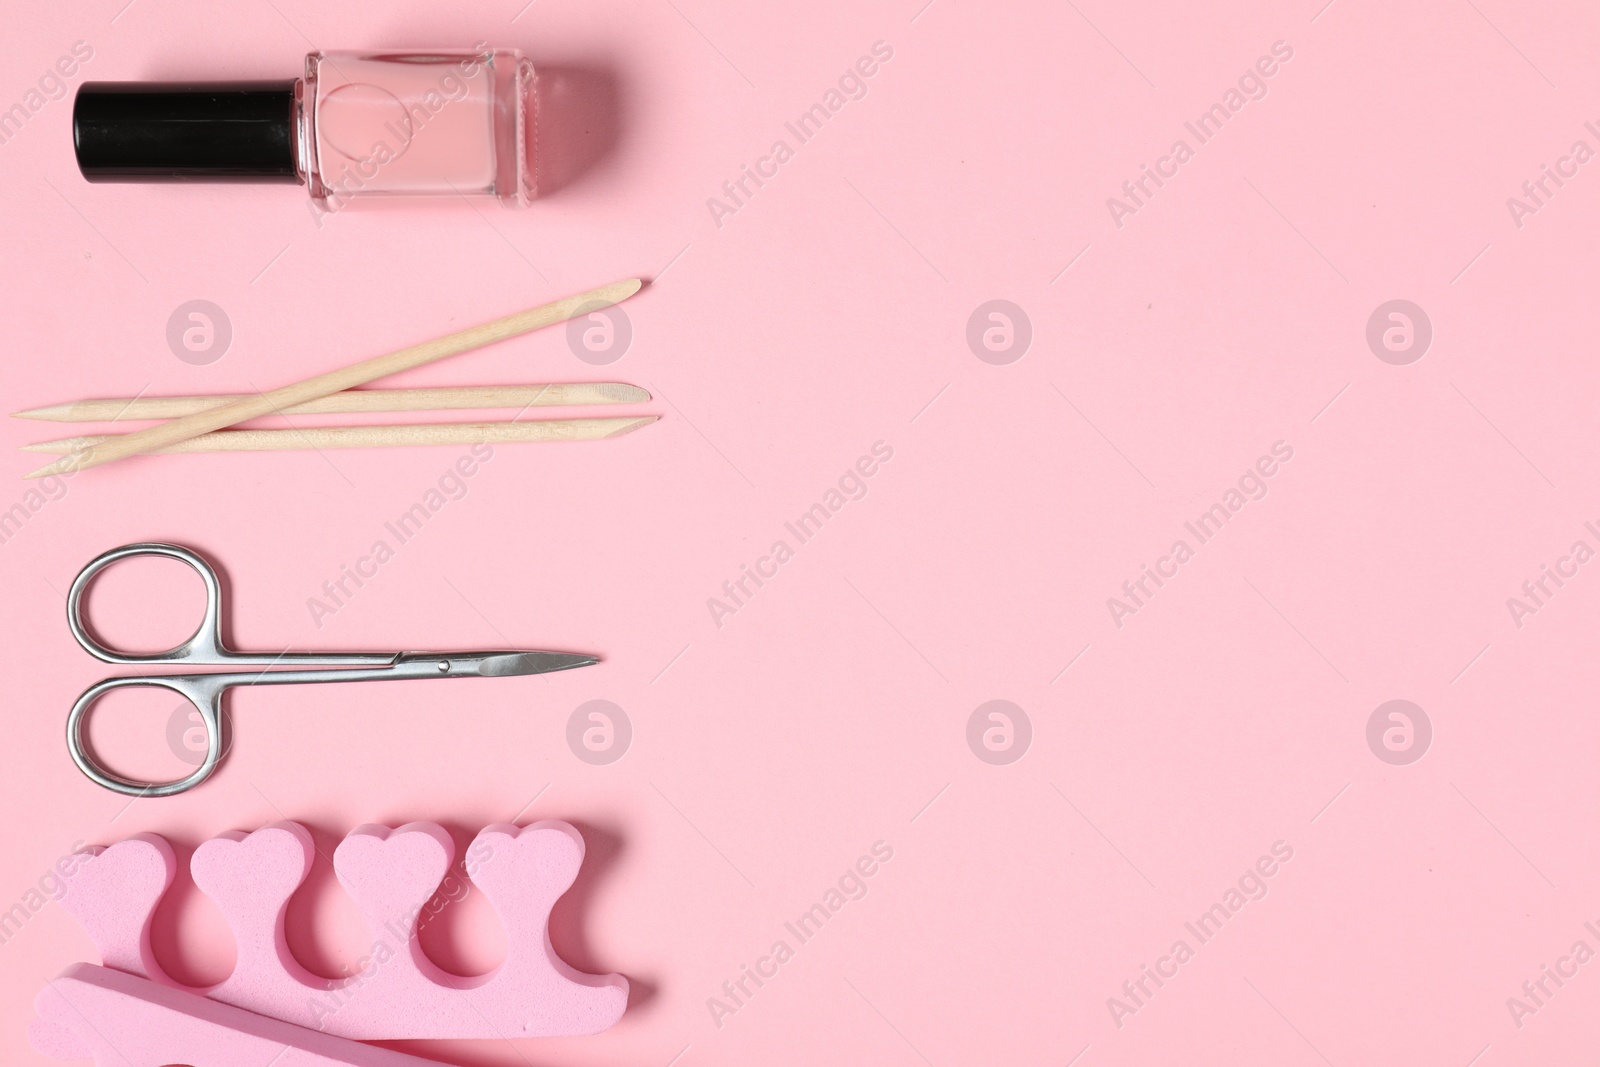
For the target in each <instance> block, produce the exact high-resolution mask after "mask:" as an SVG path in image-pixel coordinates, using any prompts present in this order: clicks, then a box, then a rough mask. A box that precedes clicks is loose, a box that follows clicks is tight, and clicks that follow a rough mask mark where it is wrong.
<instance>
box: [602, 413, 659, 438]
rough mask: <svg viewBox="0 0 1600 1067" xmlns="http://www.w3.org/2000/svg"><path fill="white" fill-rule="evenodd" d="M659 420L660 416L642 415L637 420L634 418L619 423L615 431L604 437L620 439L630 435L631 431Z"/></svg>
mask: <svg viewBox="0 0 1600 1067" xmlns="http://www.w3.org/2000/svg"><path fill="white" fill-rule="evenodd" d="M660 418H661V416H660V415H642V416H640V417H639V418H636V419H627V420H624V421H621V422H620V423H619V424H618V426H617V428H616V429H615V430H612V431H611V432H610V433H608V434H606V436H607V437H621V436H622V435H624V434H630V433H632V432H633V431H635V430H637V429H639V428H640V427H642V426H648V425H650V424H651V423H652V422H655V421H657V420H658V419H660Z"/></svg>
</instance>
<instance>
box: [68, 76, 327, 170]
mask: <svg viewBox="0 0 1600 1067" xmlns="http://www.w3.org/2000/svg"><path fill="white" fill-rule="evenodd" d="M295 86H296V83H295V82H293V81H273V82H85V83H84V84H83V85H82V86H80V87H79V88H78V97H77V100H76V102H75V103H74V104H73V108H72V140H73V145H74V147H75V148H76V149H77V153H78V169H79V170H80V171H82V172H83V176H84V177H85V178H86V179H88V180H89V181H91V182H183V181H195V182H297V181H299V180H300V177H299V168H298V167H297V166H296V160H295Z"/></svg>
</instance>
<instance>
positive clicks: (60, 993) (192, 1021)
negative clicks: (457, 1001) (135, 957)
mask: <svg viewBox="0 0 1600 1067" xmlns="http://www.w3.org/2000/svg"><path fill="white" fill-rule="evenodd" d="M34 1007H35V1009H36V1010H37V1011H38V1013H39V1018H38V1019H36V1020H34V1022H33V1023H32V1025H30V1026H29V1028H28V1036H29V1038H31V1039H32V1041H33V1045H34V1047H35V1048H37V1049H39V1050H40V1051H41V1052H44V1053H46V1054H47V1055H52V1056H57V1057H59V1058H62V1059H88V1058H91V1057H92V1058H93V1059H94V1062H95V1063H96V1065H97V1067H164V1065H166V1064H172V1063H183V1064H189V1065H190V1067H440V1065H439V1064H438V1062H437V1061H435V1060H424V1059H419V1058H417V1057H416V1056H407V1055H405V1054H404V1053H400V1052H391V1051H390V1050H389V1049H386V1048H378V1047H377V1046H376V1045H363V1044H361V1043H359V1042H356V1041H346V1040H345V1039H344V1038H341V1037H333V1036H332V1035H329V1034H319V1033H317V1032H316V1031H315V1030H307V1029H305V1028H304V1027H301V1026H295V1025H293V1024H291V1023H286V1022H282V1021H280V1020H278V1019H269V1018H267V1017H266V1016H263V1015H256V1014H255V1013H253V1012H248V1011H245V1010H243V1009H241V1008H234V1007H230V1006H229V1005H227V1004H221V1003H218V1002H217V1001H215V1000H211V999H209V998H207V997H202V996H196V995H195V994H193V993H189V992H186V991H184V990H182V989H173V988H171V987H169V986H162V985H157V984H156V983H154V982H152V981H150V980H148V979H145V978H138V977H135V976H134V975H131V974H124V973H122V972H121V971H113V970H109V969H107V968H105V967H96V966H95V965H94V964H92V963H75V964H73V965H72V966H71V967H68V968H67V969H66V970H65V971H63V972H61V975H60V976H59V977H58V978H56V979H55V980H54V981H52V982H50V983H49V984H48V985H46V986H45V987H44V989H43V990H41V991H40V993H39V996H38V998H37V999H36V1000H35V1001H34Z"/></svg>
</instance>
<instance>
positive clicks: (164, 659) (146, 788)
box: [67, 542, 600, 797]
mask: <svg viewBox="0 0 1600 1067" xmlns="http://www.w3.org/2000/svg"><path fill="white" fill-rule="evenodd" d="M134 556H164V557H166V558H168V559H175V560H179V561H181V562H183V563H187V564H188V565H189V566H191V567H193V568H194V569H195V570H196V571H197V572H198V573H199V575H200V579H201V581H203V582H204V583H205V587H206V609H205V615H204V616H203V617H202V618H201V620H200V626H199V628H198V629H196V630H195V632H194V634H193V635H192V636H191V637H190V638H189V640H187V641H185V642H184V643H183V644H181V645H178V646H177V647H176V648H171V649H168V650H167V651H165V652H156V653H153V654H150V655H131V654H128V653H124V652H119V651H117V650H116V649H112V648H107V647H106V646H105V645H103V644H101V643H100V642H99V641H98V640H96V639H95V637H94V636H93V635H92V634H91V633H90V632H89V629H88V627H87V626H86V625H84V620H83V596H84V593H85V592H86V591H87V590H88V588H89V583H90V582H91V581H93V579H94V577H95V575H97V574H99V573H100V572H101V571H102V570H104V569H105V568H107V567H109V566H110V565H111V564H113V563H116V562H118V561H120V560H125V559H129V558H131V557H134ZM67 625H68V626H70V627H71V628H72V636H73V637H76V638H77V639H78V644H80V645H82V646H83V648H84V650H85V651H87V652H88V653H89V654H90V655H92V656H95V657H96V658H98V659H101V660H104V661H105V662H107V663H116V664H120V665H124V666H135V667H137V666H144V665H147V664H148V665H159V666H201V667H234V668H240V667H255V668H259V669H257V670H231V671H218V672H216V673H212V674H150V675H127V676H123V677H116V678H107V679H105V680H104V681H102V682H98V683H96V684H95V685H92V686H90V687H89V688H88V689H87V690H85V691H84V694H83V695H82V696H81V697H79V698H78V702H77V703H76V704H74V705H72V712H71V713H70V714H69V715H68V716H67V751H68V752H70V753H71V754H72V761H73V762H74V763H76V764H77V765H78V769H79V770H81V771H82V772H83V773H84V774H86V775H88V776H89V779H90V781H92V782H94V783H95V784H96V785H101V786H104V787H105V788H107V789H110V790H112V791H114V792H117V793H123V794H125V795H127V796H134V797H167V796H172V795H174V794H176V793H182V792H184V791H185V790H187V789H193V788H194V787H195V786H197V785H199V784H200V783H201V782H203V781H205V780H206V779H207V778H208V777H210V775H211V772H212V771H214V770H216V768H217V764H218V762H219V761H220V760H221V759H222V750H223V737H222V733H223V730H222V727H223V718H222V698H223V694H225V693H226V692H227V691H228V690H229V689H232V688H233V687H234V686H236V685H246V686H248V685H302V684H307V683H315V682H378V681H388V680H390V679H396V678H507V677H511V676H513V675H519V674H547V673H549V672H551V671H565V670H571V669H572V668H574V667H587V666H590V665H591V664H594V663H598V662H600V661H599V660H598V659H597V658H596V657H594V656H586V655H582V654H579V653H573V652H528V651H500V652H335V653H327V652H235V651H233V650H232V649H230V648H228V647H227V646H226V645H225V644H224V643H223V641H222V585H221V583H220V582H219V581H218V579H217V572H216V570H215V569H214V568H213V567H212V566H211V564H210V563H208V562H206V560H205V559H204V558H203V557H201V556H199V555H197V554H196V553H194V552H191V551H190V550H189V549H187V548H183V547H181V546H179V545H169V544H162V543H160V542H143V543H140V544H134V545H123V546H122V547H121V548H113V549H112V550H111V551H109V552H107V553H105V554H104V555H102V556H99V557H97V558H95V559H93V560H91V561H90V562H89V565H88V566H86V567H84V568H83V570H82V571H80V572H79V573H78V577H77V578H76V579H74V580H73V583H72V589H71V590H70V591H69V592H68V593H67ZM274 668H290V669H287V670H275V669H274ZM130 686H156V687H159V688H162V689H170V690H172V691H173V692H174V693H177V694H178V695H179V696H181V697H182V698H183V699H185V700H187V701H188V702H189V703H191V704H193V705H194V706H195V709H196V710H197V711H199V713H200V721H201V722H202V723H204V724H205V730H206V752H205V757H204V759H202V760H201V763H200V766H199V767H198V768H196V769H195V771H194V772H193V773H191V774H189V775H187V776H185V777H183V778H177V779H174V780H172V781H170V782H140V781H135V780H133V779H130V778H124V777H122V776H121V775H118V774H115V773H113V772H111V771H109V770H107V769H106V768H105V767H103V766H101V765H100V764H99V763H98V762H96V760H95V759H94V758H93V757H92V756H91V755H90V754H89V751H88V748H87V746H86V745H85V743H84V736H83V733H84V721H85V716H86V714H87V712H88V711H89V708H90V707H91V706H92V705H93V704H94V702H95V701H96V700H99V699H100V698H101V697H102V696H104V695H105V694H106V693H109V692H111V691H112V690H113V689H121V688H125V687H130Z"/></svg>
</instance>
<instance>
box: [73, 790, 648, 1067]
mask: <svg viewBox="0 0 1600 1067" xmlns="http://www.w3.org/2000/svg"><path fill="white" fill-rule="evenodd" d="M583 852H584V848H583V838H582V837H581V836H580V835H579V834H578V832H577V831H576V830H574V829H573V828H572V827H571V826H569V825H567V824H566V823H562V822H539V823H534V824H532V825H530V826H526V827H522V828H520V829H519V828H517V827H515V826H510V825H504V824H497V825H493V826H488V827H485V828H484V829H483V830H482V831H481V832H480V833H479V834H478V836H477V837H476V839H474V841H473V843H472V845H471V846H470V847H469V848H468V849H467V857H466V866H467V870H468V874H469V877H470V878H471V879H472V881H473V883H474V884H475V885H476V886H477V887H478V888H479V889H480V890H481V891H482V892H483V893H484V895H485V896H486V897H488V899H489V901H490V902H491V903H492V904H493V905H494V908H495V910H496V912H498V914H499V916H500V920H501V923H502V925H503V926H504V928H505V933H506V958H505V962H504V963H503V964H502V965H501V966H500V967H499V968H498V969H497V970H495V971H492V972H490V973H489V974H485V975H480V976H476V977H460V976H457V975H452V974H449V973H447V972H445V971H444V970H442V969H441V968H439V967H438V966H437V965H436V964H434V963H433V961H432V960H430V959H428V957H427V956H426V955H425V954H424V953H423V951H422V948H421V945H420V944H419V943H418V941H417V937H416V933H417V924H418V918H419V916H420V915H421V914H422V913H423V909H424V907H425V905H426V904H427V902H428V900H429V898H430V897H431V896H432V895H433V894H434V892H435V891H436V890H437V889H438V888H439V884H440V882H441V881H442V880H443V879H444V877H445V875H446V874H447V873H448V872H449V870H450V867H451V864H452V863H453V861H454V859H455V848H454V845H453V842H452V841H451V839H450V835H449V834H448V833H446V832H445V831H444V830H443V829H442V828H441V827H439V826H436V825H434V824H433V823H408V824H406V825H404V826H400V827H397V828H395V829H390V828H388V827H385V826H360V827H357V828H356V829H355V830H353V831H351V832H350V834H349V835H348V836H347V837H346V838H345V839H344V841H343V842H341V843H340V845H339V847H338V848H337V849H336V850H335V851H334V856H333V865H334V870H335V872H336V873H337V875H338V877H339V881H340V882H342V883H343V884H344V887H345V889H346V890H347V891H348V892H349V894H350V896H351V898H352V899H353V900H354V901H355V903H356V905H357V907H358V908H359V909H360V910H361V912H362V914H363V915H364V916H365V918H366V920H367V924H368V926H369V928H370V931H371V936H372V938H373V950H372V951H371V952H370V953H369V954H368V960H369V962H368V963H367V965H366V967H365V968H364V969H363V970H362V971H360V972H358V973H356V974H354V975H351V976H350V977H348V978H344V979H337V980H329V979H324V978H319V977H317V976H316V975H313V974H311V973H310V972H309V971H307V970H306V969H305V968H304V967H302V966H301V965H300V964H299V962H298V961H296V960H295V958H294V956H293V955H292V954H291V953H290V951H289V946H288V942H287V940H286V938H285V935H284V913H285V910H286V908H287V906H288V903H289V897H290V895H291V894H293V893H294V891H295V889H296V888H298V887H299V885H300V883H301V882H302V881H304V879H305V877H306V875H307V874H308V873H309V871H310V870H311V861H312V858H313V855H314V848H313V846H312V842H311V835H310V834H309V833H308V832H307V831H306V830H305V828H304V827H302V826H300V825H299V824H297V823H293V822H281V823H274V824H272V825H270V826H266V827H263V828H262V829H260V830H257V831H255V832H254V833H251V834H244V833H238V832H232V833H226V834H223V835H221V836H219V837H216V838H213V839H212V840H210V841H207V842H205V843H203V844H202V845H200V847H199V848H197V849H196V850H195V853H194V857H193V859H192V861H191V862H190V871H191V873H192V874H193V875H194V880H195V884H196V885H198V886H199V887H200V889H201V891H202V892H204V893H205V894H206V895H207V896H209V897H210V898H211V899H212V900H213V901H215V902H216V904H217V907H218V908H219V909H220V910H221V911H222V913H223V916H224V918H225V919H226V920H227V923H228V926H229V928H230V929H231V930H232V931H233V935H234V939H235V941H236V942H237V944H238V962H237V964H236V966H235V967H234V971H233V973H232V974H230V975H229V976H228V977H227V978H226V979H225V980H224V981H222V982H221V983H219V984H218V985H215V986H212V987H210V988H207V989H186V988H185V987H183V986H181V985H180V984H179V983H178V982H176V981H174V980H173V979H172V978H171V977H169V976H168V975H167V974H166V972H165V971H163V970H162V969H161V966H160V964H159V963H157V962H156V959H155V956H154V954H153V953H152V952H151V949H150V917H151V915H152V914H153V913H154V911H155V908H156V905H157V904H158V903H159V902H160V900H161V896H162V894H163V893H165V892H166V890H167V887H168V886H170V885H171V883H172V879H173V877H174V875H175V874H176V872H177V862H176V860H175V858H174V856H173V853H172V849H171V847H170V846H169V845H168V844H167V843H166V841H164V840H162V839H161V838H160V837H158V836H156V835H155V834H138V835H135V836H133V837H130V838H128V839H127V840H124V841H120V842H118V843H117V844H114V845H112V846H110V847H109V848H105V849H101V850H99V851H98V852H97V853H96V854H95V855H94V857H93V858H92V859H88V860H86V861H84V862H82V863H80V864H79V865H78V866H77V868H76V869H75V870H74V871H73V872H72V874H71V875H70V877H69V878H68V879H67V888H66V892H65V894H64V896H63V897H62V900H61V903H62V906H63V907H65V908H66V910H67V911H68V912H69V913H70V914H71V915H73V917H75V918H76V919H77V920H78V921H79V922H80V923H81V924H82V925H83V927H84V929H85V930H87V931H88V933H89V936H90V937H91V938H92V939H93V940H94V943H95V946H96V948H98V949H99V951H100V956H101V962H102V963H103V964H104V965H105V966H106V967H109V968H114V969H116V970H119V971H124V972H127V973H128V974H131V975H137V976H139V977H142V978H148V979H150V980H151V981H152V982H154V983H157V984H159V985H163V986H168V987H172V988H174V989H181V990H184V991H185V992H187V993H190V994H194V995H196V996H201V997H205V998H207V999H209V1000H214V1001H218V1002H221V1003H225V1004H231V1005H234V1006H236V1007H239V1008H243V1009H245V1010H246V1011H249V1012H255V1013H257V1014H259V1015H263V1016H268V1017H270V1018H272V1019H274V1020H279V1021H282V1022H285V1023H292V1024H295V1025H297V1026H301V1027H305V1028H308V1029H311V1030H317V1031H321V1032H322V1033H325V1034H331V1035H336V1036H338V1037H345V1038H353V1039H359V1040H405V1039H413V1038H443V1039H457V1038H494V1039H503V1038H517V1037H554V1036H568V1035H581V1034H594V1033H599V1032H600V1031H602V1030H605V1029H607V1028H608V1027H610V1026H611V1025H612V1024H613V1023H615V1022H616V1021H617V1020H618V1019H619V1018H621V1016H622V1012H623V1010H624V1008H626V1006H627V1001H628V981H627V979H626V978H623V977H622V976H621V975H617V974H609V975H591V974H585V973H583V972H581V971H578V970H575V969H574V968H572V967H570V966H569V965H568V964H567V963H566V962H565V961H563V960H562V959H561V958H560V957H558V956H557V955H556V952H555V949H554V948H553V947H552V946H551V944H550V938H549V932H548V925H549V921H550V909H551V907H552V906H553V905H554V904H555V902H556V900H557V899H559V898H560V896H561V894H562V893H564V892H566V890H567V889H568V887H570V886H571V885H572V882H573V880H574V879H575V878H576V877H577V874H578V868H579V866H580V864H581V863H582V862H583ZM167 1062H171V1061H170V1060H169V1061H167ZM307 1062H313V1061H307ZM331 1062H342V1061H331ZM351 1062H355V1061H351Z"/></svg>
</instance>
